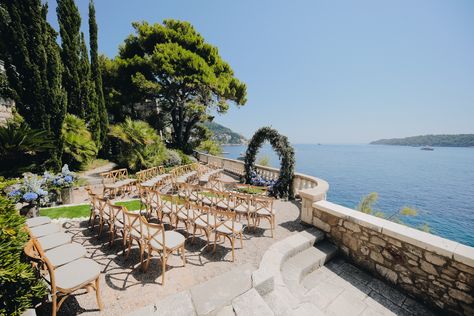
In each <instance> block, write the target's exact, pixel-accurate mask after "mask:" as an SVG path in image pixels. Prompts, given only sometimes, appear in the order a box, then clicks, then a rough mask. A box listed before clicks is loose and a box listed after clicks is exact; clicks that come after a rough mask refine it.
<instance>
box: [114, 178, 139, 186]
mask: <svg viewBox="0 0 474 316" xmlns="http://www.w3.org/2000/svg"><path fill="white" fill-rule="evenodd" d="M133 182H135V179H123V180H119V181H117V182H115V184H116V185H118V186H124V185H129V184H131V183H133Z"/></svg>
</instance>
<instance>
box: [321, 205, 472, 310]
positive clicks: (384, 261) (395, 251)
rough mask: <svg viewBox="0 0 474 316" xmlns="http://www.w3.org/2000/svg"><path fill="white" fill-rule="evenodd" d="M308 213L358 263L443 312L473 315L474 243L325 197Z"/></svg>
mask: <svg viewBox="0 0 474 316" xmlns="http://www.w3.org/2000/svg"><path fill="white" fill-rule="evenodd" d="M312 215H313V218H312V224H313V225H314V226H316V227H318V228H319V229H321V230H323V231H324V232H325V233H326V235H327V237H328V238H329V239H330V240H331V241H333V242H334V243H335V244H336V245H338V246H339V247H340V249H341V251H342V252H344V254H345V255H346V256H348V257H349V258H351V259H352V260H353V261H354V262H355V263H356V264H358V265H359V266H361V267H363V268H365V269H366V270H369V271H371V272H373V273H375V274H377V275H379V276H380V277H382V278H384V279H386V280H388V281H389V282H391V283H393V284H394V285H396V286H398V287H399V288H401V289H402V290H404V292H406V293H407V294H409V295H412V296H413V297H415V298H416V299H418V300H421V301H423V302H424V303H425V304H427V305H430V306H432V307H434V308H436V309H439V310H441V311H442V314H446V313H449V314H452V315H474V248H472V247H469V246H466V245H463V244H460V243H457V242H454V241H451V240H447V239H444V238H441V237H438V236H435V235H432V234H428V233H425V232H421V231H418V230H416V229H412V228H409V227H406V226H404V225H399V224H396V223H393V222H390V221H387V220H384V219H381V218H377V217H375V216H371V215H368V214H364V213H361V212H358V211H355V210H352V209H349V208H345V207H342V206H340V205H337V204H334V203H330V202H328V201H318V202H315V203H313V211H312Z"/></svg>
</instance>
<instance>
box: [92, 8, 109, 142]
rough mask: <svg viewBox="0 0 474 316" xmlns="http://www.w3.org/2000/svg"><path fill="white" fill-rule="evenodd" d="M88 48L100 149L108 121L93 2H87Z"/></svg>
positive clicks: (105, 135) (105, 134)
mask: <svg viewBox="0 0 474 316" xmlns="http://www.w3.org/2000/svg"><path fill="white" fill-rule="evenodd" d="M89 46H90V55H91V76H92V81H93V82H94V84H95V94H96V103H97V111H98V116H99V127H100V128H99V129H100V137H99V142H97V143H98V145H99V147H100V145H101V144H102V143H104V141H105V138H106V137H107V131H108V125H109V119H108V115H107V109H106V107H105V99H104V91H103V88H102V72H101V68H100V65H99V55H98V28H97V23H96V20H95V7H94V1H93V0H91V1H90V2H89Z"/></svg>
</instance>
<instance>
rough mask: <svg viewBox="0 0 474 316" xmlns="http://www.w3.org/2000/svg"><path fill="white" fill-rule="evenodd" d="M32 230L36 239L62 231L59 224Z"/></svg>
mask: <svg viewBox="0 0 474 316" xmlns="http://www.w3.org/2000/svg"><path fill="white" fill-rule="evenodd" d="M30 230H31V234H32V235H33V236H35V237H36V238H39V237H43V236H46V235H51V234H54V233H59V232H60V231H61V228H60V227H59V225H58V224H53V223H49V224H45V225H41V226H36V227H33V228H31V229H30Z"/></svg>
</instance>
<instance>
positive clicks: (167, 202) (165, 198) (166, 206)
mask: <svg viewBox="0 0 474 316" xmlns="http://www.w3.org/2000/svg"><path fill="white" fill-rule="evenodd" d="M159 198H160V203H161V204H160V207H161V210H162V211H163V212H167V213H168V212H171V213H175V208H176V204H177V196H174V195H171V194H163V193H160V194H159Z"/></svg>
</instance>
